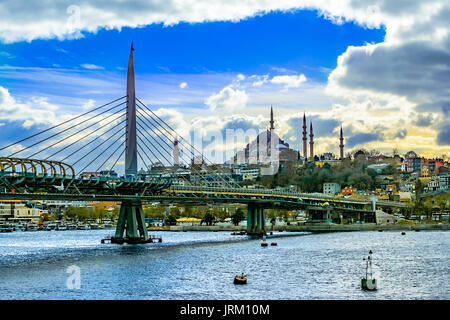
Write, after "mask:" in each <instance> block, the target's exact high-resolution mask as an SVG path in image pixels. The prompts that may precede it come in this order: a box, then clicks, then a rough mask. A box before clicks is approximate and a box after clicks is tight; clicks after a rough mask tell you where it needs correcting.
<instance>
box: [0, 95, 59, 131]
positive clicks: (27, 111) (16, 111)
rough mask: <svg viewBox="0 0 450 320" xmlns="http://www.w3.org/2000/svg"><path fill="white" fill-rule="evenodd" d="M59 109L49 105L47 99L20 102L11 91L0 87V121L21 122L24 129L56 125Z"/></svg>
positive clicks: (37, 98) (40, 98) (38, 98)
mask: <svg viewBox="0 0 450 320" xmlns="http://www.w3.org/2000/svg"><path fill="white" fill-rule="evenodd" d="M57 109H58V107H56V106H54V105H52V104H49V103H48V101H47V98H43V97H33V98H32V99H31V100H30V101H26V102H22V103H21V102H18V101H16V99H14V98H13V97H12V96H11V95H10V93H9V91H8V90H7V89H6V88H4V87H2V86H0V120H7V121H18V122H21V123H22V125H23V127H24V128H29V127H31V126H33V125H38V124H47V125H48V124H55V123H56V110H57Z"/></svg>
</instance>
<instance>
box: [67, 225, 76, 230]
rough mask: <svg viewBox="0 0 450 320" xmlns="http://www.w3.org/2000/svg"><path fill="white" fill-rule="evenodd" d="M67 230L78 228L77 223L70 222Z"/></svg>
mask: <svg viewBox="0 0 450 320" xmlns="http://www.w3.org/2000/svg"><path fill="white" fill-rule="evenodd" d="M67 230H77V225H76V224H68V225H67Z"/></svg>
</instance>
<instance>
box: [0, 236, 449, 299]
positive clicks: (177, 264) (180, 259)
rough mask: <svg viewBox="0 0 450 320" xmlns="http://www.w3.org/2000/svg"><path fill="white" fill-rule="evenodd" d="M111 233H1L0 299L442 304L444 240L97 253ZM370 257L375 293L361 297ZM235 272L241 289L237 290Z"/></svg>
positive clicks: (178, 242)
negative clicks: (401, 301)
mask: <svg viewBox="0 0 450 320" xmlns="http://www.w3.org/2000/svg"><path fill="white" fill-rule="evenodd" d="M112 233H113V231H111V230H85V231H84V230H76V231H38V232H14V233H2V234H0V299H170V300H172V299H189V300H191V299H194V300H196V299H239V300H240V299H270V300H277V299H357V300H360V299H363V300H364V299H450V250H449V249H450V232H448V231H422V232H407V233H406V235H401V232H400V231H392V232H386V231H385V232H342V233H323V234H315V233H287V232H281V233H275V234H274V236H275V237H274V238H268V239H267V241H268V242H273V241H276V242H277V244H278V246H268V247H265V248H264V247H261V246H260V243H261V240H259V239H249V238H248V237H247V236H232V235H231V234H230V233H229V232H152V234H154V235H160V236H162V237H163V243H155V244H146V245H123V246H120V245H111V244H100V240H101V239H102V238H103V237H105V236H107V235H110V234H112ZM369 250H372V251H373V259H374V271H375V275H376V278H377V279H378V287H379V290H378V291H375V292H365V291H362V290H361V289H360V279H361V277H362V275H363V274H364V270H365V265H364V261H363V260H362V259H363V257H365V256H367V253H368V251H369ZM70 266H76V267H75V268H79V275H80V277H79V279H80V281H79V284H80V288H79V289H77V288H76V287H75V288H73V286H72V287H71V288H72V289H69V288H68V286H67V283H68V278H69V277H72V276H73V274H72V273H68V272H67V271H68V268H69V267H70ZM71 270H74V269H71ZM241 272H245V273H246V274H247V275H248V276H247V278H248V284H247V285H243V286H236V285H234V284H233V277H234V275H235V274H240V273H241ZM70 283H72V284H73V282H70V281H69V284H70ZM69 287H70V286H69Z"/></svg>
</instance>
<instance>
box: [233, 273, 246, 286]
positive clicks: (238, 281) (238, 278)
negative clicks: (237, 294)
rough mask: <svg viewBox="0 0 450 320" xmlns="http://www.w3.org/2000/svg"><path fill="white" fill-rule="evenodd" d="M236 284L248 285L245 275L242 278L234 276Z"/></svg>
mask: <svg viewBox="0 0 450 320" xmlns="http://www.w3.org/2000/svg"><path fill="white" fill-rule="evenodd" d="M234 284H247V278H246V277H245V275H244V273H242V275H241V276H234Z"/></svg>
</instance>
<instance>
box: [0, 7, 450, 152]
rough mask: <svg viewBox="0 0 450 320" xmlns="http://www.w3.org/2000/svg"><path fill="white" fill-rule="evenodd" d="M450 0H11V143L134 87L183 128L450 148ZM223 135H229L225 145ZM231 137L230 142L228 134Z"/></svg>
mask: <svg viewBox="0 0 450 320" xmlns="http://www.w3.org/2000/svg"><path fill="white" fill-rule="evenodd" d="M449 14H450V5H449V3H448V1H438V0H432V1H426V2H424V1H385V0H344V1H339V3H337V2H336V1H331V0H330V1H327V0H316V1H309V0H298V1H294V0H280V1H277V2H274V1H266V0H260V1H257V0H253V1H251V0H249V1H242V0H241V1H232V0H228V1H224V0H222V1H221V0H209V1H202V0H197V1H191V0H184V1H179V0H178V1H176V0H167V1H163V2H161V1H156V0H154V1H127V2H123V1H114V0H113V1H96V2H95V3H91V2H88V1H74V0H71V1H51V0H47V1H44V2H42V1H41V2H29V1H22V0H14V1H9V0H6V1H2V2H1V3H0V21H2V22H1V23H0V131H1V133H2V134H1V135H0V146H2V145H6V144H8V143H9V142H12V141H16V140H19V139H20V138H23V137H26V136H29V135H31V134H33V133H35V132H37V131H39V130H42V129H45V128H46V127H49V126H51V125H55V124H57V123H59V122H61V121H63V120H65V119H67V118H69V117H70V116H74V115H77V114H80V113H82V112H84V111H86V110H88V109H89V108H91V107H94V106H97V105H101V104H104V103H106V102H109V101H111V100H114V99H116V98H119V97H121V96H123V95H124V94H125V90H126V67H127V62H128V55H129V50H130V44H131V42H132V41H133V43H134V48H135V51H134V64H135V73H136V95H137V97H138V98H139V99H140V100H141V101H143V102H144V103H146V104H148V105H149V106H151V108H152V109H153V110H154V111H155V112H156V113H157V114H159V115H161V116H162V117H164V118H165V119H166V120H167V121H168V122H169V123H170V124H171V125H173V126H174V127H175V128H176V129H177V131H178V132H180V134H181V135H183V136H187V135H189V132H190V131H192V130H194V129H195V130H199V131H200V133H201V134H202V135H203V136H204V137H211V136H214V135H215V132H222V133H223V132H225V131H226V130H227V129H244V130H248V129H254V130H264V129H266V128H267V127H268V125H269V122H268V121H269V112H270V106H273V109H274V115H275V128H276V131H277V132H278V134H279V135H280V136H281V137H282V138H283V139H284V140H285V141H286V142H288V143H289V144H290V145H291V147H293V148H294V149H300V148H301V147H300V141H301V136H300V135H301V119H302V117H303V113H306V116H307V119H308V122H310V121H312V122H313V126H314V134H315V152H316V153H323V152H333V153H335V154H339V148H338V145H339V129H340V126H341V125H342V126H343V129H344V137H345V145H346V149H345V151H346V152H350V151H356V150H358V149H360V148H365V149H368V150H371V149H378V150H380V151H382V152H384V153H386V154H392V152H393V150H394V149H396V150H398V151H399V152H400V154H404V153H406V152H407V151H409V150H415V151H416V152H417V153H418V154H419V155H423V156H426V157H443V156H445V157H447V158H448V157H450V87H449V86H448V83H449V80H450V37H449V30H450V22H449V20H448V16H449ZM215 148H217V146H215ZM223 148H227V147H226V146H225V147H223Z"/></svg>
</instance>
